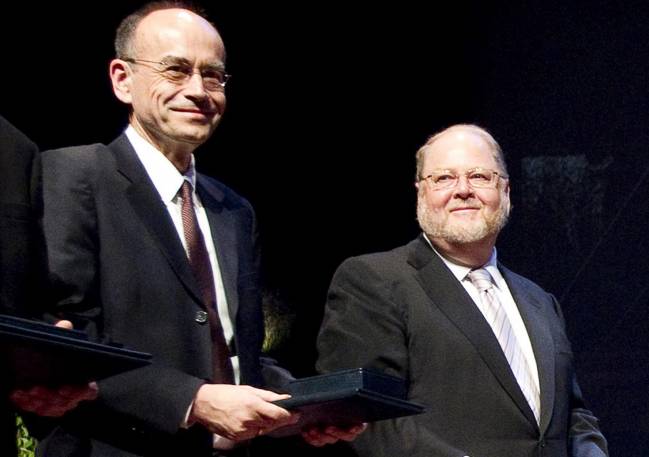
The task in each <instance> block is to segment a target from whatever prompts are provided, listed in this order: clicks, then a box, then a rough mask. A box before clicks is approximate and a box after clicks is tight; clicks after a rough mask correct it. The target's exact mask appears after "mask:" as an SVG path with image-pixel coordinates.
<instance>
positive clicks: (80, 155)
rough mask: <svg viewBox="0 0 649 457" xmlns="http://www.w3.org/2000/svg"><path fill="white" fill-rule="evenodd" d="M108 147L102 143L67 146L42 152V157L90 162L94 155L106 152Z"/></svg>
mask: <svg viewBox="0 0 649 457" xmlns="http://www.w3.org/2000/svg"><path fill="white" fill-rule="evenodd" d="M109 150H110V149H109V147H108V146H106V145H105V144H102V143H94V144H85V145H79V146H68V147H65V148H59V149H49V150H47V151H43V153H42V154H43V157H48V158H50V160H54V159H77V160H91V159H92V158H93V157H94V156H95V155H96V154H98V153H101V152H108V151H109Z"/></svg>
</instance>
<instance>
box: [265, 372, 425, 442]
mask: <svg viewBox="0 0 649 457" xmlns="http://www.w3.org/2000/svg"><path fill="white" fill-rule="evenodd" d="M288 390H289V392H288V393H290V394H291V395H292V397H291V398H289V399H286V400H279V401H276V402H275V404H276V405H279V406H281V407H282V408H286V409H288V410H290V411H299V412H300V414H301V415H300V421H299V422H298V423H297V424H294V425H288V426H286V427H282V428H280V429H277V430H274V431H273V432H271V433H270V435H271V436H276V437H281V436H288V435H292V434H295V433H299V432H300V431H301V430H302V429H303V428H304V427H306V426H312V425H317V426H327V425H336V426H339V427H346V426H349V425H353V424H358V423H361V422H375V421H379V420H384V419H392V418H395V417H402V416H411V415H414V414H421V413H423V412H424V407H423V406H422V405H419V404H417V403H413V402H410V401H408V400H407V399H406V395H407V386H406V383H405V381H404V380H403V379H400V378H397V377H394V376H390V375H386V374H383V373H379V372H376V371H372V370H368V369H364V368H356V369H352V370H344V371H339V372H334V373H329V374H324V375H319V376H312V377H308V378H303V379H297V380H295V381H292V382H291V383H290V384H289V387H288Z"/></svg>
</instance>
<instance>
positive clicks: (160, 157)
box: [124, 125, 196, 204]
mask: <svg viewBox="0 0 649 457" xmlns="http://www.w3.org/2000/svg"><path fill="white" fill-rule="evenodd" d="M124 133H125V134H126V137H127V138H128V140H129V141H130V142H131V145H132V146H133V149H135V153H136V154H137V157H138V158H139V159H140V162H142V165H144V169H145V170H146V172H147V174H148V175H149V178H150V179H151V181H152V182H153V185H154V186H155V188H156V190H157V191H158V193H159V194H160V198H162V201H163V202H165V204H166V203H169V202H171V201H173V200H174V199H175V198H176V195H177V194H178V190H179V189H180V187H181V186H182V184H183V181H184V180H187V181H189V182H190V184H191V185H192V189H194V190H195V189H196V167H195V161H194V154H192V158H191V162H190V164H189V168H188V169H187V171H186V172H185V174H184V175H183V174H181V173H180V172H179V171H178V169H177V168H176V167H174V165H173V164H172V163H171V162H170V161H169V160H168V159H167V158H166V157H165V156H164V154H163V153H162V152H160V151H159V150H158V149H157V148H156V147H155V146H153V145H152V144H151V143H149V142H148V141H147V140H145V139H144V138H143V137H142V135H140V134H139V133H138V132H137V131H136V130H135V129H134V128H133V126H132V125H129V126H128V127H127V128H126V131H125V132H124Z"/></svg>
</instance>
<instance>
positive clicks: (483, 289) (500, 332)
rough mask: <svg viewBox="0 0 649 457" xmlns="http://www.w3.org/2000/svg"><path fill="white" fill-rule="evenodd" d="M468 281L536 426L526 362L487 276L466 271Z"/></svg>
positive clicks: (535, 396)
mask: <svg viewBox="0 0 649 457" xmlns="http://www.w3.org/2000/svg"><path fill="white" fill-rule="evenodd" d="M468 277H469V280H470V281H471V282H472V283H473V285H474V286H475V287H476V289H478V292H479V293H480V303H478V307H479V308H480V310H481V311H482V314H483V315H484V317H485V319H486V320H487V322H488V323H489V325H490V326H491V328H492V329H493V332H494V334H495V335H496V338H498V343H499V344H500V347H501V348H502V350H503V353H504V354H505V357H506V358H507V361H508V362H509V366H510V368H511V369H512V373H513V374H514V377H515V378H516V380H517V381H518V385H519V386H520V388H521V391H522V392H523V395H524V396H525V399H526V400H527V402H528V403H529V405H530V408H531V409H532V412H533V413H534V417H535V418H536V422H537V423H538V422H539V418H540V415H541V413H540V402H541V400H540V393H539V390H538V388H537V387H536V383H535V382H534V379H533V377H532V371H531V368H530V365H529V361H528V360H527V358H526V357H525V354H524V353H523V350H522V349H521V347H520V344H519V343H518V339H517V338H516V335H515V334H514V329H513V328H512V325H511V323H510V322H509V318H508V317H507V313H506V312H505V308H504V307H503V305H502V303H501V302H500V300H499V299H498V295H496V292H495V290H494V288H493V282H492V278H491V275H490V274H489V272H488V271H487V270H485V269H484V268H478V269H477V270H472V271H470V272H469V274H468Z"/></svg>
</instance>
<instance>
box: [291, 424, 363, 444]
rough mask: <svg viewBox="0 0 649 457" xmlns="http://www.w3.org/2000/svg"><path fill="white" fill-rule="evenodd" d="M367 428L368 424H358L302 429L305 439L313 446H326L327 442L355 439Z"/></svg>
mask: <svg viewBox="0 0 649 457" xmlns="http://www.w3.org/2000/svg"><path fill="white" fill-rule="evenodd" d="M366 428H367V424H356V425H352V426H350V427H347V428H340V427H335V426H332V425H330V426H327V427H324V428H320V427H310V428H307V429H305V430H302V437H303V438H304V441H306V442H307V443H309V444H310V445H311V446H316V447H320V446H324V445H325V444H333V443H335V442H337V441H340V440H342V441H354V440H355V439H356V437H357V436H358V435H360V434H361V433H363V432H364V431H365V429H366Z"/></svg>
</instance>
